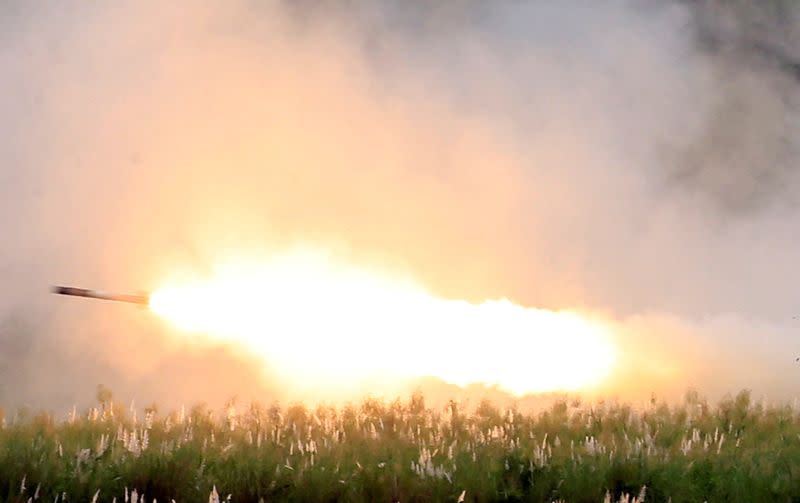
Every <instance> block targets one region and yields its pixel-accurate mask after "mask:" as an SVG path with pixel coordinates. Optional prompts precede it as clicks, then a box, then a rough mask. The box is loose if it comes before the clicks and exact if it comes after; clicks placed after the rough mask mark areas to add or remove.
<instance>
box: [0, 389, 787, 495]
mask: <svg viewBox="0 0 800 503" xmlns="http://www.w3.org/2000/svg"><path fill="white" fill-rule="evenodd" d="M101 395H102V394H99V398H100V399H101V401H102V403H101V404H100V405H99V406H98V407H96V408H93V409H91V410H89V411H86V412H84V413H82V414H70V415H69V416H68V417H66V418H63V419H59V420H56V419H55V418H54V417H52V416H50V415H47V414H36V415H33V414H30V413H27V412H24V411H22V412H20V413H18V414H16V415H14V416H13V417H8V418H4V419H3V423H2V424H3V426H2V429H0V500H2V501H9V502H26V501H34V500H43V501H85V502H89V501H93V499H94V501H112V500H113V499H114V498H116V501H119V502H122V501H132V500H133V498H134V495H135V498H136V499H137V500H138V501H147V502H148V503H150V502H152V501H153V500H157V501H162V502H169V501H171V500H173V499H174V500H175V501H177V502H197V501H208V500H209V498H211V500H212V501H213V500H214V498H215V497H218V498H219V500H220V501H224V500H225V499H226V498H228V495H230V498H231V501H254V502H257V501H259V500H262V499H263V500H264V501H298V502H299V501H387V502H389V501H402V502H412V501H452V502H455V501H458V500H459V499H460V498H463V500H464V501H556V500H562V501H569V502H584V501H587V502H588V501H591V502H601V501H604V499H605V500H606V501H610V500H614V501H616V500H618V499H619V498H621V497H622V498H623V500H624V498H625V497H626V495H628V496H627V497H628V498H629V500H630V501H632V500H633V499H634V498H635V497H638V498H639V499H643V498H646V500H647V501H670V500H671V501H675V502H679V501H697V502H701V501H706V500H707V501H732V502H735V501H748V502H753V501H797V500H798V499H800V415H798V413H797V412H796V411H795V410H793V409H792V408H791V407H789V406H765V405H760V404H754V403H752V401H751V399H750V396H749V394H748V393H746V392H742V393H740V394H739V395H737V396H736V397H734V398H729V399H726V400H723V401H722V402H721V403H719V404H717V405H714V406H711V405H709V404H708V403H706V402H705V401H704V400H701V399H699V398H698V397H697V396H696V395H692V394H689V395H687V399H686V400H685V402H684V403H683V404H681V405H677V406H669V405H667V404H664V403H653V404H652V405H650V406H648V407H646V408H644V409H641V410H637V409H634V408H632V407H631V406H628V405H625V404H617V403H592V404H582V403H579V402H570V403H567V402H559V403H557V404H555V405H554V406H552V407H551V408H549V409H547V410H545V411H543V412H540V413H536V414H522V413H520V412H519V411H516V410H514V409H508V410H499V409H497V408H495V407H494V406H493V405H492V404H490V403H487V402H484V403H482V404H480V406H479V407H478V408H477V409H476V410H473V411H469V412H468V411H466V410H464V408H463V406H461V405H460V404H457V403H451V404H450V405H449V406H447V407H444V408H441V409H436V408H431V407H426V405H425V403H424V400H423V397H422V396H420V395H415V396H414V397H413V398H412V399H411V400H410V401H402V402H401V401H395V402H391V403H385V402H380V401H376V400H369V399H368V400H365V401H364V402H362V403H361V404H359V405H351V406H344V407H341V408H333V407H323V406H321V407H317V408H315V409H312V410H309V409H307V408H306V407H304V406H302V405H292V406H289V407H287V408H281V407H279V406H277V405H272V406H270V407H265V406H262V405H259V404H252V405H250V406H248V407H244V408H243V407H239V408H236V407H234V406H233V405H231V406H230V407H228V408H227V410H224V411H222V412H221V413H213V412H212V411H210V410H208V409H207V408H206V407H203V406H196V407H194V408H192V409H191V410H189V411H173V412H170V413H166V414H161V413H159V412H158V410H157V409H156V408H155V407H151V408H149V409H148V410H147V411H146V413H145V415H144V417H141V415H139V417H137V415H136V414H133V413H131V412H130V411H126V410H125V409H124V408H123V407H121V406H120V405H119V404H115V403H113V402H112V401H111V397H110V394H109V393H106V394H105V395H102V396H101ZM134 491H135V493H134Z"/></svg>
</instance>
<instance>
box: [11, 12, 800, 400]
mask: <svg viewBox="0 0 800 503" xmlns="http://www.w3.org/2000/svg"><path fill="white" fill-rule="evenodd" d="M798 27H800V7H798V6H797V4H795V3H793V2H786V1H779V0H774V1H768V2H757V3H755V2H754V3H752V5H750V6H744V5H742V4H741V3H740V2H733V1H725V0H705V1H688V0H686V1H678V0H675V1H672V2H656V1H648V0H638V1H634V0H630V1H625V0H608V1H606V2H589V1H582V0H573V1H568V2H528V3H522V2H513V3H502V4H499V3H485V2H472V1H468V0H464V1H458V2H448V3H446V4H441V5H440V4H439V3H438V2H425V1H420V2H401V1H397V2H394V1H388V0H387V1H381V2H344V1H342V2H335V1H321V0H320V1H313V0H309V1H303V2H285V3H284V2H257V3H253V2H248V1H244V0H241V1H234V2H195V3H193V4H192V6H191V8H190V7H188V6H185V5H179V4H175V5H172V4H164V3H163V2H155V1H153V2H150V1H144V2H142V1H138V2H132V1H127V0H125V1H120V2H115V3H114V4H113V5H109V4H102V3H85V2H58V3H56V2H22V1H11V2H5V3H4V4H3V6H2V7H0V69H2V75H3V78H2V79H0V111H2V116H3V117H4V120H2V121H0V229H2V232H3V238H4V239H3V246H2V247H0V278H2V280H3V283H4V285H5V288H4V292H3V293H2V294H0V404H2V405H3V406H8V407H14V406H17V405H20V404H30V405H33V406H37V407H49V408H56V409H57V408H63V407H68V406H71V405H72V403H74V402H78V403H81V401H82V400H85V399H87V398H88V399H91V397H92V395H93V393H94V390H95V387H96V386H97V384H99V383H102V384H104V385H106V386H108V387H109V388H111V389H112V390H114V391H115V393H116V394H117V395H118V396H120V397H124V398H126V399H130V398H136V399H137V400H141V401H159V402H168V403H174V402H176V401H197V400H205V401H207V402H209V403H218V402H220V401H222V400H225V399H227V398H229V397H230V396H231V395H233V394H239V395H240V396H252V397H259V398H261V399H264V398H265V397H266V398H280V399H291V396H288V395H287V392H286V390H285V389H284V388H282V387H281V386H279V385H277V384H275V383H274V382H273V381H271V380H270V379H269V378H266V379H262V375H263V373H264V369H263V368H261V364H260V362H258V361H255V360H254V359H252V358H251V357H249V356H248V355H246V354H243V353H241V352H239V351H237V350H236V349H235V348H230V347H219V346H211V345H208V344H206V345H202V344H201V345H198V344H195V343H190V342H187V340H186V339H185V338H182V337H180V336H179V335H177V334H175V333H174V331H173V330H170V329H169V328H168V327H166V326H164V325H163V324H162V323H161V322H160V321H158V320H156V319H153V318H152V316H149V315H148V314H147V313H146V312H144V311H139V310H136V309H131V308H130V306H124V305H123V306H115V305H108V306H99V305H97V304H95V303H90V302H78V301H75V302H72V301H70V300H69V299H56V298H52V297H51V296H49V295H48V294H47V293H46V292H47V287H48V285H49V284H51V283H65V284H76V285H79V286H84V285H85V286H90V287H98V288H107V289H118V290H137V289H138V290H144V291H147V290H150V289H152V288H154V287H156V286H157V285H158V284H159V281H161V279H162V278H164V277H166V276H168V275H172V274H176V273H180V272H181V271H195V272H197V271H199V272H202V271H203V270H205V269H207V268H209V267H210V266H211V265H212V264H213V263H214V262H215V260H217V259H218V258H220V257H224V256H228V255H230V254H234V255H235V254H237V253H241V252H242V250H245V251H246V252H247V253H259V252H263V253H269V252H271V251H274V250H281V249H284V248H286V247H288V246H292V245H294V244H297V243H316V244H319V245H320V246H324V247H326V248H329V249H333V250H336V253H339V254H341V255H342V256H345V257H347V258H348V260H353V261H356V262H358V263H365V264H371V265H377V266H380V267H389V268H393V269H397V270H403V271H407V272H408V273H409V274H413V276H414V277H416V278H417V279H418V280H419V281H420V282H421V283H423V284H425V285H427V286H428V287H429V288H430V289H431V290H432V291H434V292H435V293H436V294H437V295H440V296H442V297H446V298H460V299H467V300H474V301H479V300H483V299H489V298H500V297H507V298H510V299H511V300H513V301H514V302H516V303H519V304H523V305H526V306H531V307H537V308H547V309H575V310H579V311H582V312H588V313H592V314H594V315H597V316H601V317H603V318H605V319H608V320H610V323H612V325H613V326H614V327H615V331H616V333H617V338H618V342H619V344H620V347H621V348H622V352H623V355H624V358H623V360H622V361H621V362H620V370H619V371H618V372H617V373H616V374H615V376H614V377H613V378H612V379H611V381H610V382H609V384H608V392H609V393H617V394H621V395H626V396H649V394H650V393H651V392H657V393H659V394H663V395H665V396H673V397H679V396H681V395H682V394H683V393H684V392H685V390H686V389H687V388H688V387H695V388H697V389H698V390H700V391H701V392H703V393H708V394H709V395H711V396H717V395H720V394H722V393H725V392H736V391H738V390H739V389H741V388H750V389H753V390H754V391H755V392H756V393H759V394H764V395H767V396H769V397H770V398H775V399H786V398H789V397H791V396H793V394H794V385H793V380H794V376H795V375H796V372H798V371H799V370H798V368H797V367H796V366H795V363H794V353H795V350H796V347H797V344H796V342H795V340H796V330H797V328H798V323H800V321H798V320H793V319H792V316H793V315H795V314H800V312H798V305H797V302H796V299H797V295H796V293H797V291H798V286H797V285H798V282H800V269H799V268H797V267H795V262H796V257H797V256H800V235H798V233H797V229H796V222H797V218H798V217H800V196H798V195H799V194H800V176H798V171H797V169H796V166H797V163H798V160H800V93H798V90H799V88H800V86H799V84H800V29H798ZM423 350H424V349H423ZM536 358H546V355H532V361H535V359H536ZM564 371H565V372H569V369H568V368H565V369H564Z"/></svg>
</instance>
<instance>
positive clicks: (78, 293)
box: [53, 286, 150, 306]
mask: <svg viewBox="0 0 800 503" xmlns="http://www.w3.org/2000/svg"><path fill="white" fill-rule="evenodd" d="M53 293H56V294H59V295H70V296H72V297H87V298H90V299H100V300H113V301H115V302H128V303H130V304H139V305H142V306H146V305H148V304H149V303H150V297H149V296H148V295H130V294H116V293H108V292H100V291H97V290H88V289H86V288H75V287H71V286H54V287H53Z"/></svg>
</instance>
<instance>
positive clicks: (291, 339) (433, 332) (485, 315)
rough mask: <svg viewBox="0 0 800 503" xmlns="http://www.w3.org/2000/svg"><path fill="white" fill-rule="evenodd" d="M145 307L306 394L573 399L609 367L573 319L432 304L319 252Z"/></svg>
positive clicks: (598, 333) (199, 282)
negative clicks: (437, 388)
mask: <svg viewBox="0 0 800 503" xmlns="http://www.w3.org/2000/svg"><path fill="white" fill-rule="evenodd" d="M150 306H151V308H152V309H153V311H154V312H156V313H157V314H159V315H160V316H162V317H164V318H165V319H166V320H168V321H169V322H170V323H172V324H173V325H174V326H175V327H177V328H179V329H181V330H183V331H186V332H200V333H204V334H207V335H208V336H210V337H212V338H215V339H224V340H229V341H232V342H235V343H238V344H241V345H243V346H244V347H246V348H247V349H248V350H250V351H254V352H256V353H257V354H259V355H261V356H262V357H263V358H264V359H265V360H266V361H267V363H268V364H269V365H270V366H271V367H272V368H273V369H274V370H275V371H276V372H278V373H279V374H281V375H283V376H284V377H286V378H287V379H290V380H292V381H293V382H295V383H302V384H303V385H306V386H321V387H325V386H327V385H336V386H340V387H341V386H347V385H348V384H350V383H361V382H364V381H365V380H370V379H382V380H395V379H408V378H414V377H423V376H435V377H438V378H440V379H442V380H444V381H447V382H449V383H453V384H457V385H462V386H463V385H467V384H470V383H476V382H481V383H487V384H496V385H498V386H499V387H501V388H503V389H505V390H507V391H510V392H512V393H515V394H524V393H527V392H536V391H550V390H577V389H581V388H585V387H591V386H594V385H597V384H599V382H600V381H601V380H602V379H603V378H604V377H605V376H606V375H607V374H608V373H609V371H610V370H611V367H612V366H613V364H614V360H615V352H614V348H613V345H612V342H611V338H610V334H609V333H608V331H607V330H606V329H605V328H604V326H602V325H600V324H599V323H595V322H591V321H588V320H586V319H584V318H582V317H581V316H579V315H577V314H575V313H571V312H554V311H546V310H539V309H529V308H525V307H521V306H518V305H515V304H513V303H511V302H509V301H507V300H492V301H487V302H483V303H481V304H471V303H468V302H464V301H459V300H445V299H440V298H436V297H434V296H433V295H431V294H430V293H429V292H428V291H426V290H425V289H424V288H421V287H419V286H417V285H415V284H413V283H411V282H408V281H400V280H397V279H392V278H391V277H389V276H387V275H381V274H378V273H376V272H373V271H368V270H365V269H361V268H357V267H354V266H351V265H347V264H341V263H335V262H334V261H333V260H332V259H331V258H330V257H328V256H326V255H325V254H322V253H309V252H294V253H290V254H286V255H281V256H275V257H272V258H270V259H269V260H266V261H264V262H250V263H247V262H242V261H231V262H226V263H224V264H221V265H219V266H218V267H217V268H215V269H214V271H213V272H212V274H211V275H209V276H208V277H205V278H201V279H194V280H190V281H180V282H173V283H170V284H168V285H165V286H164V287H163V288H161V289H159V290H157V291H156V292H154V293H153V294H152V295H151V300H150Z"/></svg>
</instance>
